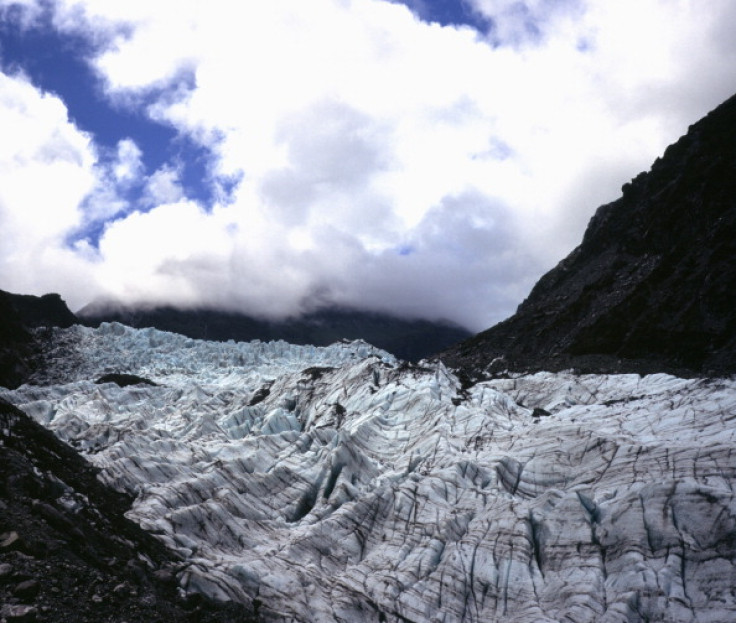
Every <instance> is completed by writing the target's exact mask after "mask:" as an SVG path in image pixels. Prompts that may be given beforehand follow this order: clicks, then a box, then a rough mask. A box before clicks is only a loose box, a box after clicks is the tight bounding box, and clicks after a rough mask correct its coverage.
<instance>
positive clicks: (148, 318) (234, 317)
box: [78, 303, 471, 361]
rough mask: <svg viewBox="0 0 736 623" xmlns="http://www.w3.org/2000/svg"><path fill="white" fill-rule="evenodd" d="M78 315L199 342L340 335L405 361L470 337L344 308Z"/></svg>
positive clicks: (315, 340) (324, 340)
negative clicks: (279, 313) (281, 315)
mask: <svg viewBox="0 0 736 623" xmlns="http://www.w3.org/2000/svg"><path fill="white" fill-rule="evenodd" d="M78 314H79V316H80V318H81V319H82V322H84V324H86V325H87V326H90V327H97V326H99V325H100V323H101V322H120V323H122V324H126V325H128V326H131V327H134V328H145V327H153V328H156V329H159V330H162V331H171V332H173V333H179V334H181V335H186V336H188V337H191V338H194V339H203V340H215V341H227V340H235V341H238V342H248V341H250V340H262V341H264V342H266V341H272V340H284V341H285V342H289V343H290V344H314V345H315V346H328V345H329V344H332V343H334V342H337V341H339V340H343V339H347V340H357V339H362V340H365V341H366V342H369V343H370V344H374V345H375V346H378V347H379V348H383V349H384V350H387V351H389V352H390V353H393V354H394V355H396V356H397V357H399V358H401V359H405V360H407V361H419V360H420V359H423V358H424V357H428V356H430V355H432V354H434V353H436V352H437V351H439V350H442V349H443V348H447V347H448V346H450V345H452V344H455V343H456V342H459V341H460V340H464V339H466V338H468V337H470V335H471V333H470V332H469V331H468V330H466V329H464V328H462V327H459V326H457V325H454V324H451V323H448V322H430V321H428V320H406V319H402V318H397V317H394V316H388V315H386V314H378V313H372V312H362V311H357V310H346V309H325V310H320V311H316V312H312V313H309V314H306V315H304V316H301V317H299V318H290V319H286V320H284V321H269V320H263V319H259V318H254V317H251V316H247V315H245V314H240V313H233V312H225V311H217V310H208V309H195V310H182V309H175V308H172V307H156V308H152V309H129V308H125V307H122V306H120V305H113V304H105V303H96V304H91V305H88V306H87V307H85V308H83V309H81V310H80V311H79V312H78Z"/></svg>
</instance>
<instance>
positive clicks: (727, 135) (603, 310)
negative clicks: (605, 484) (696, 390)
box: [441, 97, 736, 379]
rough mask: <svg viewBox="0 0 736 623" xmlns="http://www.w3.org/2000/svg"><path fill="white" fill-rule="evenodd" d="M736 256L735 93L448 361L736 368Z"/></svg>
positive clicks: (489, 368) (470, 369)
mask: <svg viewBox="0 0 736 623" xmlns="http://www.w3.org/2000/svg"><path fill="white" fill-rule="evenodd" d="M734 258H736V97H733V98H731V99H729V100H728V101H726V102H725V103H724V104H722V105H721V106H720V107H718V108H717V109H716V110H714V111H713V112H711V113H710V114H709V115H707V116H706V117H705V118H704V119H702V120H701V121H699V122H698V123H696V124H695V125H693V126H691V128H690V130H689V132H688V133H687V135H686V136H684V137H682V138H681V139H680V140H679V141H677V143H675V144H674V145H671V146H670V147H669V148H668V149H667V151H666V152H665V154H664V156H663V157H662V158H661V159H658V160H657V161H656V162H655V163H654V164H653V166H652V168H651V170H650V171H649V172H648V173H642V174H640V175H639V176H637V177H636V178H635V179H634V180H632V181H631V182H630V183H628V184H626V185H624V187H623V196H622V197H621V198H620V199H618V200H617V201H614V202H613V203H611V204H608V205H604V206H602V207H600V208H599V209H598V211H597V213H596V214H595V216H594V217H593V219H592V220H591V222H590V224H589V225H588V229H587V231H586V233H585V236H584V239H583V241H582V244H581V245H580V246H579V247H578V248H577V249H575V250H574V251H573V252H572V253H571V254H570V255H569V256H568V257H567V258H565V259H564V260H563V261H562V262H560V264H559V265H558V266H557V267H556V268H554V269H553V270H551V271H550V272H549V273H547V274H546V275H545V276H544V277H542V279H541V280H540V281H539V282H538V283H537V285H536V286H535V287H534V289H533V290H532V292H531V294H530V295H529V297H528V298H527V299H526V301H524V302H523V303H522V304H521V305H520V307H519V309H518V311H517V312H516V314H515V315H513V316H512V317H511V318H509V319H508V320H506V321H504V322H502V323H500V324H498V325H496V326H494V327H493V328H491V329H489V330H487V331H485V332H484V333H481V334H479V335H478V336H475V337H473V338H471V339H469V340H467V341H465V342H463V343H461V344H459V345H458V346H455V347H453V348H451V349H449V350H447V351H445V352H444V353H443V354H442V355H441V357H442V359H443V360H444V361H445V362H446V363H447V364H448V365H450V366H452V367H454V368H457V369H459V370H462V371H463V372H464V373H465V374H466V375H467V376H468V377H470V378H471V379H472V378H483V377H484V375H486V374H487V373H489V372H491V373H492V372H494V371H499V370H503V369H513V370H543V369H547V370H560V369H565V368H570V367H574V368H576V369H578V370H581V371H603V372H606V371H607V372H611V371H638V372H652V371H675V372H679V373H684V374H706V375H707V374H730V373H734V372H736V305H734V301H735V300H736V299H734V292H736V262H734ZM494 360H495V361H494Z"/></svg>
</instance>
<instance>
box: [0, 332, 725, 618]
mask: <svg viewBox="0 0 736 623" xmlns="http://www.w3.org/2000/svg"><path fill="white" fill-rule="evenodd" d="M46 358H47V367H46V372H45V373H44V374H43V375H39V376H37V378H36V379H35V383H36V384H34V385H24V386H22V387H21V388H19V389H17V390H15V391H3V392H1V395H2V396H3V397H5V398H6V399H8V400H10V401H12V402H14V403H15V404H16V405H18V406H19V407H20V408H22V409H23V410H25V411H26V412H27V413H28V414H29V415H31V416H32V417H34V418H35V419H36V420H37V421H39V422H41V423H43V424H44V425H46V426H48V427H49V428H51V429H52V430H54V431H55V432H56V433H57V434H58V435H59V436H60V437H61V438H63V439H65V440H67V441H68V442H69V443H71V444H72V445H73V446H75V447H76V448H78V449H80V450H81V451H82V452H84V453H86V454H87V455H88V457H89V458H90V459H91V460H92V461H93V462H94V463H95V464H96V465H98V466H99V467H101V468H102V470H103V472H102V473H103V475H104V478H105V480H106V481H107V482H109V483H110V484H112V485H113V486H115V487H116V488H119V489H125V490H128V491H132V492H134V493H135V494H136V495H137V502H136V504H135V506H134V508H133V511H132V512H131V517H132V518H133V519H135V520H136V521H138V522H140V524H141V525H142V526H143V527H145V528H146V529H148V530H150V531H152V532H154V533H155V534H157V535H158V536H159V537H160V538H161V539H162V540H163V541H164V542H166V543H167V544H168V545H170V546H171V547H172V548H174V549H176V550H178V551H179V552H181V553H182V554H184V555H185V556H187V558H188V559H189V561H190V563H191V564H190V565H189V566H188V567H186V569H184V570H183V571H182V572H181V575H180V581H181V585H182V587H183V588H184V589H185V590H193V591H203V592H205V593H207V594H209V595H211V596H214V597H219V598H228V599H234V600H242V601H250V600H251V599H253V598H257V599H258V600H259V601H260V602H261V603H262V604H263V605H262V608H261V612H263V613H265V617H266V619H267V620H277V621H294V622H305V623H306V622H311V621H325V622H331V621H339V622H346V623H347V622H351V623H359V622H361V621H366V622H368V621H387V622H392V621H397V622H398V621H404V622H405V621H413V622H417V623H419V622H443V623H454V622H461V621H462V622H476V621H477V622H488V621H512V622H522V621H523V622H536V621H550V622H552V621H563V620H564V621H576V622H584V621H591V622H592V621H595V622H614V621H616V622H618V621H645V620H646V621H673V622H686V621H687V622H690V621H727V620H736V566H735V563H736V502H735V501H734V491H733V483H734V482H735V481H736V443H735V442H736V381H734V380H728V379H710V380H707V379H689V380H684V379H679V378H676V377H672V376H667V375H652V376H646V377H640V376H638V375H617V376H602V375H598V376H596V375H585V376H576V375H573V374H569V373H557V374H550V373H538V374H534V375H530V376H518V377H512V378H508V379H496V380H491V381H486V382H483V383H480V384H478V385H476V386H474V387H472V388H471V389H469V390H463V389H462V388H461V386H460V383H459V382H458V380H457V378H456V377H455V376H454V375H453V374H451V373H450V372H449V371H448V370H447V369H445V368H444V367H443V366H442V365H441V364H432V365H426V366H425V367H421V366H409V365H407V364H403V363H402V362H398V361H396V360H395V359H394V358H393V357H392V356H391V355H389V354H387V353H385V352H383V351H380V350H377V349H375V348H373V347H371V346H369V345H367V344H365V343H362V342H353V343H341V344H335V345H333V346H330V347H325V348H316V347H309V346H292V345H288V344H285V343H279V342H277V343H268V344H266V343H259V342H254V343H248V344H244V343H237V344H236V343H232V342H231V343H226V344H215V343H208V342H202V341H196V340H191V339H187V338H184V337H181V336H177V335H173V334H168V333H163V332H160V331H155V330H152V329H144V330H133V329H129V328H127V327H123V326H122V325H117V324H114V323H113V324H105V325H102V326H101V327H100V328H99V329H97V330H92V329H87V328H82V327H72V328H70V329H64V330H61V329H59V330H56V331H55V332H54V334H53V338H52V340H51V342H50V344H49V346H48V349H47V352H46ZM110 373H117V374H135V375H139V376H141V377H143V378H145V379H150V380H151V381H152V382H155V383H156V384H157V385H155V386H154V385H129V386H125V387H120V386H118V385H117V384H115V383H107V384H105V383H103V384H95V382H94V380H95V379H98V378H99V377H100V376H102V375H104V374H110ZM542 409H543V410H544V411H540V410H542ZM535 410H536V411H535ZM544 412H547V413H549V415H546V416H545V417H540V414H543V413H544Z"/></svg>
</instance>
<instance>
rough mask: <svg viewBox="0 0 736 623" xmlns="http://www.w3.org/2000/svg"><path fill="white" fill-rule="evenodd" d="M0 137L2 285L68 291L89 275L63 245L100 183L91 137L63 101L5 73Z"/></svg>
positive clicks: (1, 84) (1, 76)
mask: <svg viewBox="0 0 736 623" xmlns="http://www.w3.org/2000/svg"><path fill="white" fill-rule="evenodd" d="M0 136H2V140H0V179H2V184H0V228H2V232H3V244H2V253H0V283H2V286H0V287H4V288H6V289H11V290H12V289H15V290H19V291H33V292H36V293H41V294H42V293H44V292H48V291H55V290H57V289H59V288H61V287H62V286H64V285H65V284H66V285H67V286H68V285H69V284H70V283H73V282H75V281H76V280H77V278H78V276H79V273H80V271H81V272H84V271H85V267H84V264H83V262H80V261H78V259H77V258H76V257H75V256H74V254H73V253H72V252H70V251H65V250H64V249H63V246H64V245H63V240H64V237H65V236H66V234H67V232H69V231H71V230H72V229H73V228H74V227H76V226H77V225H78V223H79V222H80V220H81V218H82V215H81V211H80V209H79V206H80V204H81V202H82V201H83V200H84V198H85V196H86V195H87V194H88V193H89V192H90V191H91V189H92V188H93V187H94V184H95V177H94V174H93V167H94V161H95V152H94V149H93V146H92V145H91V142H90V138H89V137H88V136H86V135H85V134H83V133H81V132H79V131H78V130H77V129H76V128H75V127H74V126H73V125H72V124H71V123H70V122H69V121H68V119H67V112H66V108H65V107H64V104H63V103H62V102H61V101H60V100H59V99H58V98H56V97H54V96H52V95H48V94H44V93H40V92H39V91H38V90H36V89H35V88H34V87H33V86H32V85H31V84H30V83H29V82H28V80H27V79H26V78H25V77H23V76H21V75H17V76H8V75H6V74H3V73H0ZM60 268H63V269H67V268H68V269H69V273H68V276H65V275H63V274H62V275H59V272H58V271H59V269H60Z"/></svg>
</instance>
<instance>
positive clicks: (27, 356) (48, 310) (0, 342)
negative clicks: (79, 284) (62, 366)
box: [0, 290, 77, 387]
mask: <svg viewBox="0 0 736 623" xmlns="http://www.w3.org/2000/svg"><path fill="white" fill-rule="evenodd" d="M0 319H2V320H1V321H0V385H2V386H4V387H17V386H18V385H20V384H21V383H23V382H24V381H25V380H26V379H27V378H28V377H29V376H30V374H31V372H32V371H33V367H34V353H35V352H36V351H37V350H38V344H37V342H38V337H37V336H34V335H33V334H32V333H31V331H29V329H34V328H38V327H64V328H66V327H70V326H72V325H73V324H75V323H76V322H77V318H76V316H75V315H74V314H72V312H71V311H69V308H68V307H67V306H66V303H64V301H63V300H62V299H61V297H60V296H59V295H58V294H46V295H44V296H40V297H39V296H29V295H22V294H11V293H10V292H5V291H3V290H0Z"/></svg>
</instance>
